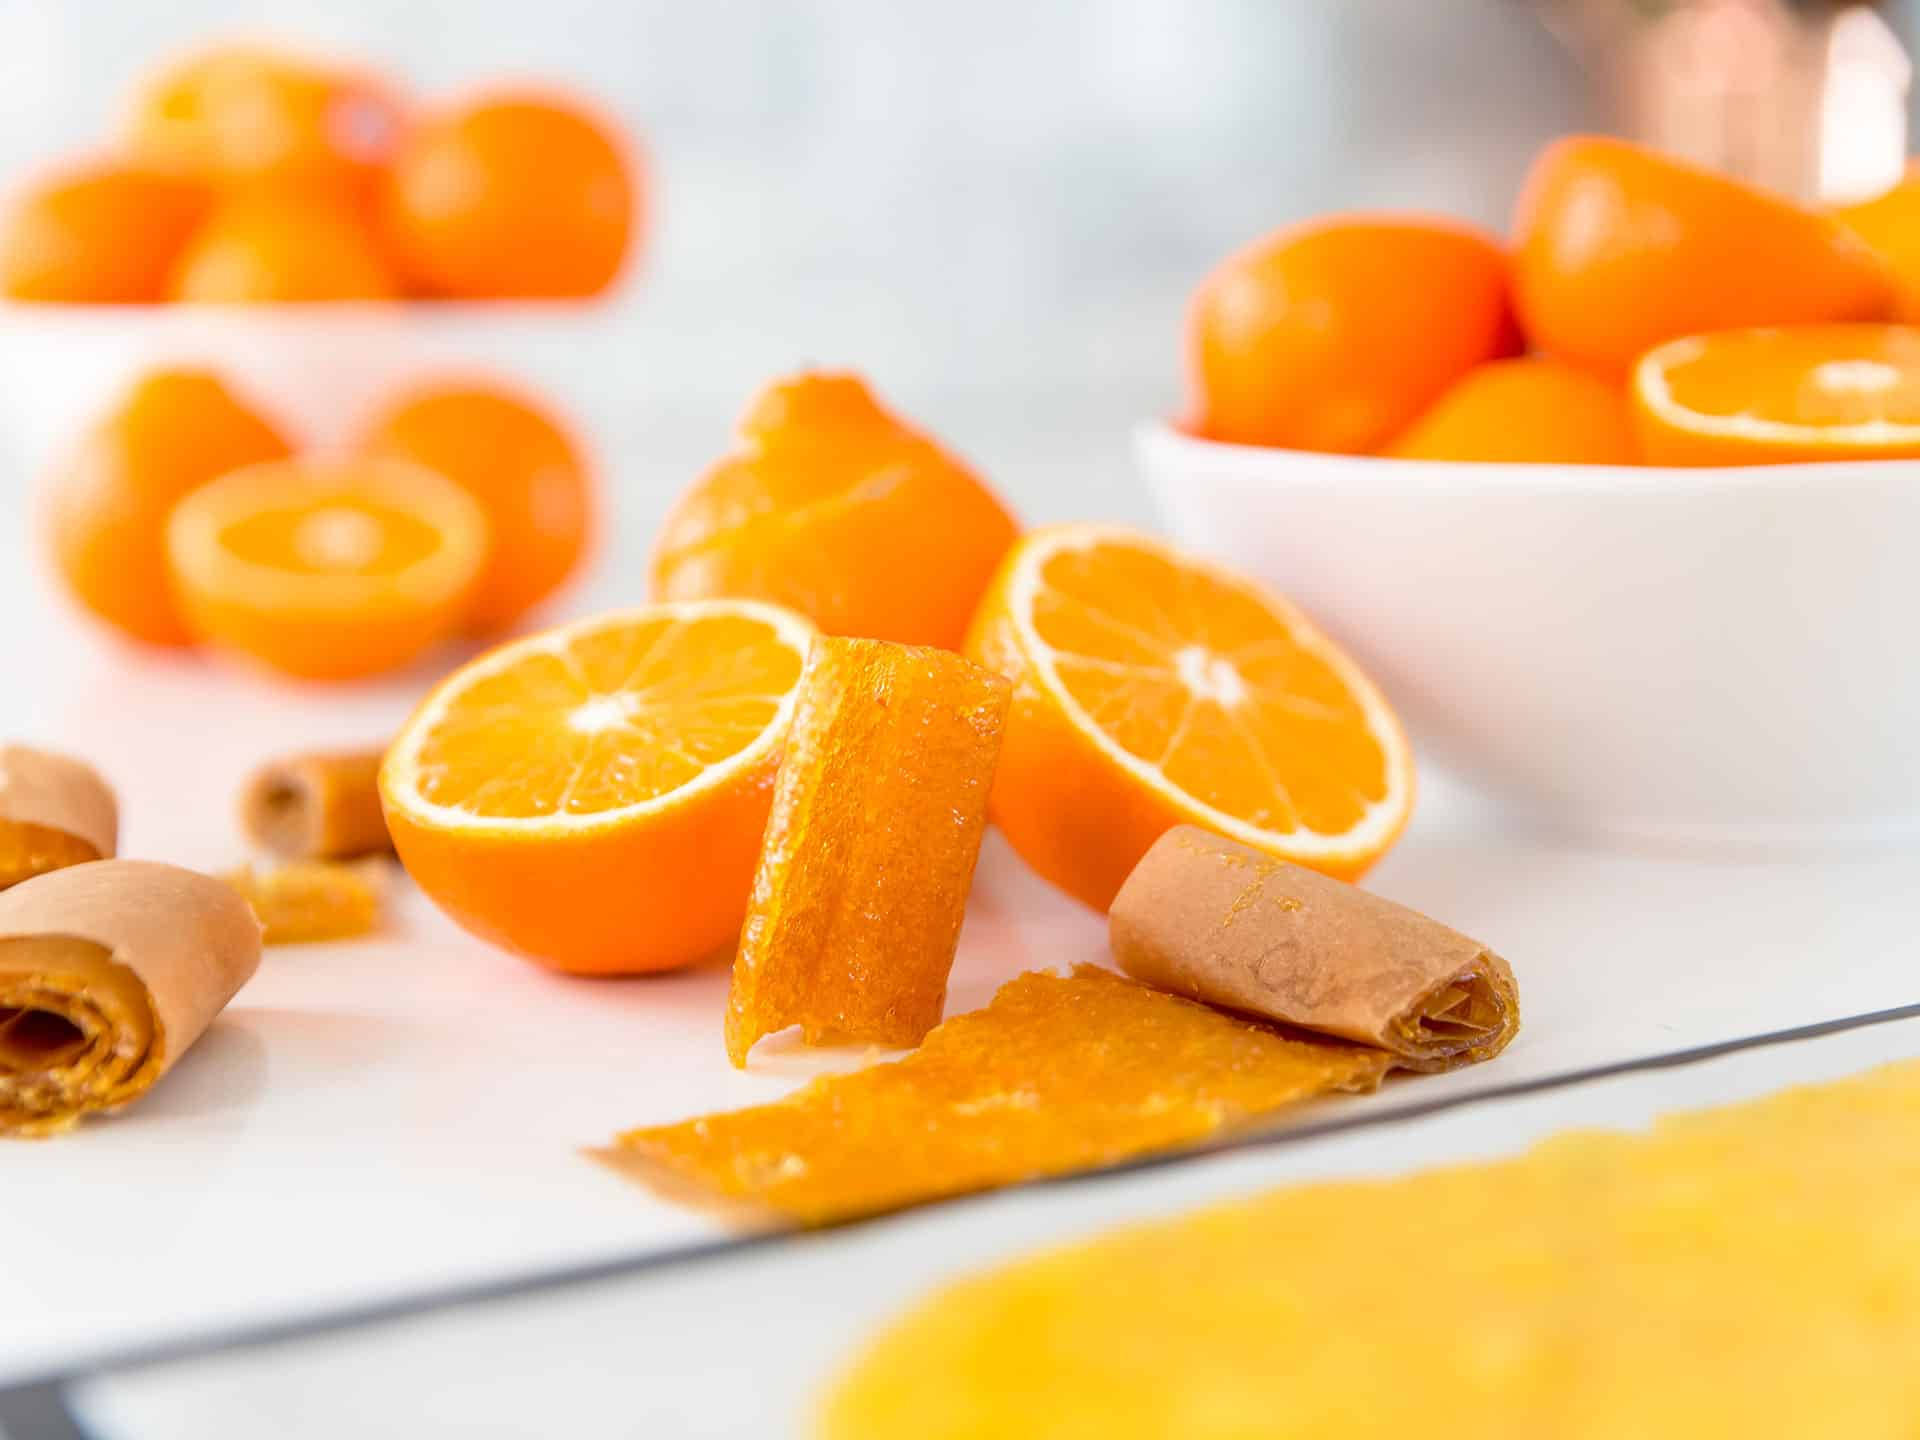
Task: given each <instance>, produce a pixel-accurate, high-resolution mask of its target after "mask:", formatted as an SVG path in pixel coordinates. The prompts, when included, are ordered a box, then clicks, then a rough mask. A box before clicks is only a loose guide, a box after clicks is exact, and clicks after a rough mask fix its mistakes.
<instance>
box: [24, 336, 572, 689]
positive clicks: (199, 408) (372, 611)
mask: <svg viewBox="0 0 1920 1440" xmlns="http://www.w3.org/2000/svg"><path fill="white" fill-rule="evenodd" d="M48 511H49V521H50V529H51V533H52V542H53V553H54V560H55V565H56V568H57V569H58V570H59V572H60V574H61V576H62V578H63V579H64V580H65V581H66V584H67V587H68V589H69V590H70V592H71V593H72V594H73V596H74V597H75V598H76V599H77V600H78V601H79V602H80V603H81V604H82V605H83V606H84V607H85V608H86V609H88V610H89V611H91V612H92V613H93V614H94V615H95V616H96V617H97V618H99V619H101V620H103V621H105V622H107V623H108V624H109V625H112V626H113V627H115V628H116V629H118V630H119V631H121V632H123V633H124V634H126V635H129V636H131V637H133V638H134V639H137V640H141V641H144V642H146V643H148V644H152V645H166V646H184V645H192V644H195V643H198V642H203V641H204V642H209V643H212V644H214V645H217V646H220V647H223V648H225V649H227V650H230V651H234V652H237V653H239V654H242V655H244V656H247V657H249V658H251V659H252V660H254V661H255V662H257V663H259V664H262V665H264V666H267V667H269V668H271V669H273V670H275V671H278V672H280V673H283V674H287V675H292V676H297V677H300V678H304V679H311V680H347V679H355V678H359V677H362V676H366V675H372V674H376V673H379V672H381V671H385V670H390V669H394V668H397V667H400V666H403V665H406V664H408V663H409V662H411V661H413V660H414V659H415V658H417V657H418V656H420V655H421V654H422V653H424V652H425V651H427V650H428V649H430V648H432V647H433V646H434V645H436V644H438V643H439V642H441V641H443V640H445V639H447V638H448V637H450V636H452V635H454V634H456V633H459V632H462V631H474V632H481V633H486V632H494V631H498V630H501V629H503V628H505V627H507V626H509V625H512V624H513V623H514V622H515V621H517V620H518V619H519V618H520V616H521V615H522V614H524V613H525V612H526V611H527V610H529V609H531V608H532V607H533V606H535V605H537V604H539V603H540V602H541V601H543V600H545V599H546V598H547V596H548V595H550V594H551V593H552V592H553V591H554V590H555V589H556V588H558V587H559V586H560V585H561V584H562V583H563V582H564V581H565V580H566V579H567V578H568V577H569V576H570V575H571V574H572V573H573V571H574V570H575V569H576V567H577V566H578V565H579V563H580V561H581V559H582V557H583V555H584V553H585V551H586V548H587V544H588V541H589V539H590V537H591V534H592V530H593V525H594V513H593V511H594V502H593V486H592V476H591V474H590V472H589V470H588V466H587V462H586V460H585V457H584V456H583V455H582V453H581V451H580V448H579V447H578V446H577V445H576V443H575V442H574V440H573V439H572V437H571V436H570V434H569V432H568V429H567V427H566V426H565V425H564V424H563V423H562V422H561V421H560V420H559V419H557V418H556V417H555V416H554V415H553V414H551V413H550V412H549V410H548V409H547V408H546V407H544V406H543V405H542V404H540V403H539V402H537V401H535V400H533V399H531V398H530V397H528V396H526V395H523V394H520V393H518V392H516V391H515V390H513V389H510V388H508V387H504V386H501V385H499V384H496V383H492V382H476V381H470V380H465V379H435V380H427V381H423V382H421V383H419V384H417V385H415V386H413V387H411V388H409V389H408V390H406V391H405V392H404V393H402V394H400V395H397V396H395V397H394V398H393V399H392V401H391V402H390V403H389V404H388V405H386V406H385V407H384V408H383V409H382V410H381V412H380V413H379V414H377V415H375V416H373V417H371V418H370V419H369V420H368V421H367V422H366V423H365V425H364V426H363V427H362V429H361V432H360V433H359V434H358V435H356V436H355V437H354V438H353V440H352V442H351V443H350V444H349V445H347V446H345V447H343V448H342V449H340V450H339V451H338V452H337V453H333V454H313V453H307V454H302V453H298V452H297V450H296V446H295V444H294V443H293V441H292V440H291V439H290V438H289V437H288V435H287V433H286V431H285V430H284V429H283V428H282V427H281V426H280V425H279V424H277V423H276V422H275V421H273V420H272V419H270V418H269V417H267V416H266V415H265V414H263V413H262V412H261V411H260V410H259V409H258V408H257V407H255V406H254V405H253V404H251V403H250V402H249V401H248V400H247V399H245V398H244V397H243V396H241V395H239V394H237V393H236V392H235V391H234V390H233V389H232V388H231V387H230V386H229V385H228V384H227V382H226V381H225V380H223V379H222V378H220V377H219V376H217V375H215V374H212V373H211V372H208V371H204V370H187V369H179V370H164V371H158V372H155V373H153V374H150V375H147V376H146V377H144V378H143V379H141V380H140V381H139V382H138V383H137V384H135V385H134V386H133V387H132V388H131V390H129V391H128V393H127V394H126V395H124V396H123V397H121V399H120V400H119V401H118V402H117V403H116V404H115V405H114V406H113V408H112V409H111V410H110V411H109V412H108V413H107V414H105V415H103V416H102V417H100V419H99V420H98V421H96V422H95V423H94V424H93V425H91V426H90V427H88V429H87V430H86V431H85V432H84V433H83V435H82V436H81V437H80V440H79V443H78V444H77V445H76V446H75V448H74V450H73V452H72V453H71V454H70V456H69V457H68V458H67V459H66V460H65V461H64V462H63V463H62V464H61V465H60V466H59V467H58V468H57V469H56V472H55V474H54V476H53V479H52V483H51V485H50V487H49V495H48Z"/></svg>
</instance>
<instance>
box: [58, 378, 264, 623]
mask: <svg viewBox="0 0 1920 1440" xmlns="http://www.w3.org/2000/svg"><path fill="white" fill-rule="evenodd" d="M291 450H292V447H291V446H290V445H289V443H288V441H287V438H286V436H285V435H284V434H282V432H281V431H280V430H279V428H278V427H277V426H275V425H274V424H273V422H272V421H270V420H268V419H267V418H266V417H265V416H263V415H261V414H260V413H259V412H258V411H256V410H255V409H254V408H253V407H252V406H251V405H249V404H248V403H247V402H246V401H245V400H243V399H242V398H240V397H239V396H237V395H236V394H234V392H233V391H231V390H229V389H228V388H227V386H226V385H225V383H223V382H222V381H221V380H220V379H219V378H218V377H217V376H215V375H213V374H211V373H209V372H207V371H203V370H159V371H155V372H153V373H151V374H149V375H147V376H146V377H145V378H143V379H141V380H140V381H139V382H138V383H136V384H135V385H134V386H133V387H132V389H130V390H129V391H128V392H127V393H126V394H125V395H123V396H122V397H121V398H120V399H119V400H118V401H117V402H116V403H115V405H114V407H113V408H112V409H111V410H109V411H108V412H107V413H106V414H105V415H103V416H101V417H100V419H99V420H97V421H95V422H94V423H93V424H92V425H90V426H89V427H87V429H86V430H85V431H84V432H83V433H82V434H81V436H80V438H79V441H78V443H77V444H76V446H75V448H74V449H73V451H72V452H71V453H70V454H69V455H68V456H67V457H66V458H65V459H64V460H62V461H61V462H60V464H59V465H58V466H57V467H56V469H55V470H54V472H53V474H52V475H51V476H50V477H49V480H48V485H47V518H48V521H49V531H50V534H51V538H52V542H53V558H54V563H55V565H56V566H57V568H58V569H59V572H60V576H61V578H62V579H63V580H64V581H65V582H66V585H67V588H68V590H69V591H70V592H71V593H72V594H73V596H74V598H75V599H77V600H78V601H79V602H80V603H81V604H82V605H83V606H85V607H86V608H87V609H88V610H89V611H91V612H92V613H93V614H94V615H95V616H97V617H98V618H99V619H101V620H104V621H106V622H107V623H108V624H109V625H112V626H113V627H114V628H115V629H117V630H120V631H121V632H123V633H124V634H127V635H130V636H132V637H133V638H135V639H137V640H143V641H146V642H147V643H148V644H153V645H185V644H188V643H190V642H191V641H192V639H193V634H192V632H191V631H190V630H189V629H188V628H187V624H186V621H185V619H184V618H183V617H182V616H181V614H180V611H179V607H178V605H177V604H176V602H175V599H174V595H173V588H172V584H171V582H170V580H169V579H168V575H167V558H166V546H167V540H166V535H167V522H168V520H169V518H170V517H171V516H172V514H173V511H174V508H175V507H176V506H177V505H178V504H179V503H180V502H181V501H182V500H183V499H185V498H186V497H187V496H188V495H189V494H191V493H192V492H193V491H194V490H196V489H198V488H200V487H201V486H203V485H205V484H207V483H208V482H209V481H211V480H214V479H217V478H218V477H219V476H221V475H224V474H226V473H227V472H228V471H230V470H235V469H238V468H240V467H241V466H245V465H253V464H257V463H259V462H260V461H264V460H277V459H280V458H282V457H284V456H286V455H288V454H290V453H291Z"/></svg>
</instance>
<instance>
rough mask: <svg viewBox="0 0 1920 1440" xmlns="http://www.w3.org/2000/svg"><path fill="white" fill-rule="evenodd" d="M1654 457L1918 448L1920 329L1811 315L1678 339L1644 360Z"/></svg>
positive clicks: (1896, 453) (1771, 457)
mask: <svg viewBox="0 0 1920 1440" xmlns="http://www.w3.org/2000/svg"><path fill="white" fill-rule="evenodd" d="M1633 403H1634V419H1635V422H1636V423H1637V424H1638V426H1639V429H1640V443H1641V448H1642V449H1643V450H1644V451H1645V453H1646V457H1647V459H1648V460H1649V461H1651V462H1652V463H1653V464H1656V465H1772V464H1779V463H1781V462H1784V461H1790V460H1890V459H1896V458H1898V459H1906V458H1912V457H1915V456H1920V328H1914V327H1910V326H1905V325H1811V326H1805V327H1802V328H1798V329H1790V330H1728V331H1721V332H1720V333H1718V334H1714V335H1698V336H1690V337H1687V338H1685V339H1680V340H1673V341H1669V342H1668V343H1667V344H1665V345H1662V346H1660V347H1658V348H1657V349H1654V350H1651V351H1649V352H1648V353H1647V355H1646V356H1645V358H1643V359H1642V360H1641V361H1640V364H1639V365H1638V366H1637V367H1635V370H1634V376H1633Z"/></svg>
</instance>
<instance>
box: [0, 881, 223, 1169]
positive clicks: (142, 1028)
mask: <svg viewBox="0 0 1920 1440" xmlns="http://www.w3.org/2000/svg"><path fill="white" fill-rule="evenodd" d="M259 964H260V925H259V922H258V921H256V920H255V919H254V917H253V912H252V911H251V910H250V909H248V908H247V902H246V901H245V900H243V899H241V898H240V896H239V895H238V894H237V893H235V892H234V891H233V890H232V889H231V888H230V887H229V886H227V885H224V884H222V883H221V882H220V881H218V880H215V879H212V878H211V877H209V876H206V875H199V874H196V873H194V872H193V871H191V870H182V869H179V868H178V867H176V866H172V865H160V864H155V863H153V862H151V861H145V860H99V861H94V862H91V863H89V864H84V865H74V866H70V867H68V868H66V869H63V870H54V871H51V872H49V873H47V874H45V875H41V876H38V877H37V878H35V879H32V880H28V881H26V882H24V883H22V884H19V885H16V886H14V887H13V888H12V889H11V890H8V891H6V892H5V893H0V1135H49V1134H54V1133H56V1132H58V1131H61V1130H65V1129H67V1128H68V1127H69V1126H71V1125H72V1124H73V1123H74V1122H75V1121H77V1120H78V1119H79V1118H80V1117H81V1116H82V1115H84V1114H86V1113H88V1112H90V1111H95V1110H111V1109H115V1108H118V1107H119V1106H122V1105H125V1104H127V1103H129V1102H130V1101H133V1100H137V1099H139V1097H140V1096H142V1095H144V1094H145V1093H146V1092H147V1090H148V1089H150V1088H151V1087H152V1085H153V1084H154V1082H155V1081H157V1080H158V1079H159V1078H160V1077H161V1076H162V1075H164V1074H165V1073H166V1072H167V1071H168V1069H170V1068H171V1067H172V1066H173V1064H174V1063H175V1062H176V1061H178V1060H179V1058H180V1057H181V1056H182V1055H183V1054H185V1053H186V1051H187V1049H188V1047H189V1046H191V1045H192V1044H193V1042H194V1041H195V1040H197V1039H199V1038H200V1035H201V1034H202V1033H203V1032H204V1031H205V1030H206V1028H207V1026H208V1025H209V1024H211V1023H212V1021H213V1018H214V1017H215V1016H216V1015H218V1014H219V1013H220V1011H221V1010H222V1009H224V1008H225V1006H226V1004H227V1002H228V1001H229V1000H231V999H232V998H233V996H234V994H235V993H236V992H237V991H238V990H239V989H240V987H241V985H242V984H244V983H245V982H246V980H247V979H248V977H249V976H251V975H252V974H253V972H254V970H255V969H256V968H258V966H259Z"/></svg>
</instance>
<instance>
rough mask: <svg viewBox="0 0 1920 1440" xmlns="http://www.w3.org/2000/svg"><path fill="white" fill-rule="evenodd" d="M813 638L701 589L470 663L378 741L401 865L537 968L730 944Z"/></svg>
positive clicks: (671, 962)
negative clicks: (705, 595)
mask: <svg viewBox="0 0 1920 1440" xmlns="http://www.w3.org/2000/svg"><path fill="white" fill-rule="evenodd" d="M813 635H814V629H813V627H812V626H811V625H809V624H808V623H807V622H806V621H805V620H803V619H802V618H801V617H800V616H798V615H795V614H793V613H792V612H791V611H788V610H782V609H779V608H778V607H776V606H772V605H761V604H758V603H755V602H752V601H740V600H711V601H701V602H697V603H694V604H687V605H653V606H648V607H646V608H644V609H638V610H626V611H620V612H617V613H614V614H611V615H602V616H599V617H597V618H595V619H591V620H581V621H577V622H575V623H573V624H571V625H565V626H562V627H561V628H559V629H557V630H551V631H547V632H546V633H544V634H540V635H534V636H530V637H528V638H526V639H524V640H516V641H514V642H513V643H511V644H508V645H504V646H502V647H500V648H499V649H497V650H494V651H493V652H491V653H490V654H487V655H483V656H481V657H480V658H479V659H478V660H475V661H473V662H472V663H471V664H469V665H467V666H465V667H463V668H462V669H460V670H457V671H455V672H454V673H453V675H451V676H450V677H448V678H447V679H446V680H445V681H443V682H442V683H441V684H440V686H439V687H438V688H437V689H435V690H434V692H433V693H432V694H431V695H429V696H428V697H427V699H426V701H425V702H424V703H423V704H422V705H421V706H420V708H419V709H418V710H417V711H415V712H414V715H413V718H412V719H411V720H409V721H408V722H407V724H406V726H405V728H404V729H402V730H401V732H400V736H399V738H398V739H397V740H395V741H394V742H393V745H392V747H391V748H390V749H389V750H388V751H387V758H386V763H385V764H384V765H383V767H382V768H381V772H380V794H381V798H382V801H383V803H384V804H385V807H386V814H387V827H388V829H389V830H390V831H391V832H392V835H393V842H394V846H395V848H396V849H398V851H399V852H400V859H401V862H402V863H403V864H404V865H405V866H406V867H407V871H408V873H409V874H411V875H412V876H413V878H414V880H415V881H417V882H418V883H419V885H420V888H421V889H422V890H424V891H426V893H427V894H428V895H429V896H431V897H432V898H433V900H434V901H435V903H437V904H438V905H439V906H440V908H441V909H443V910H445V911H446V912H447V914H448V915H450V916H452V917H453V919H454V920H456V921H458V922H459V923H460V924H461V925H462V926H464V927H465V928H466V929H468V930H470V931H471V932H473V933H474V934H475V935H478V936H480V937H481V938H482V939H484V940H489V941H492V942H493V943H494V944H496V945H500V946H504V947H505V948H506V949H508V950H512V951H514V952H516V953H517V954H520V955H523V956H525V957H527V958H528V959H530V960H534V961H537V962H538V963H540V964H542V965H546V966H549V967H551V968H553V969H556V970H566V971H573V972H576V973H582V974H613V973H622V972H625V973H633V972H640V971H648V970H666V969H670V968H672V967H674V966H677V965H686V964H690V963H692V962H693V961H696V960H701V959H705V958H707V957H708V956H711V955H714V954H716V953H718V952H720V951H722V950H724V949H727V948H729V947H731V946H732V944H733V942H734V939H735V937H736V935H737V934H738V932H739V929H740V922H741V919H742V918H743V917H744V916H745V914H746V909H747V895H748V892H749V890H750V889H751V887H752V884H753V871H754V865H755V861H756V859H757V857H758V855H759V851H760V834H761V831H762V830H763V829H765V827H766V823H767V812H768V809H769V807H770V805H771V803H772V790H773V776H774V771H775V769H776V768H777V767H778V764H779V759H780V748H781V745H782V743H783V742H784V739H785V736H786V732H787V727H788V725H789V723H790V722H791V720H792V716H793V706H794V696H795V694H796V693H797V686H798V684H799V680H800V672H801V668H802V666H803V665H804V664H805V662H806V655H807V647H808V645H809V644H811V642H812V640H813Z"/></svg>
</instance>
